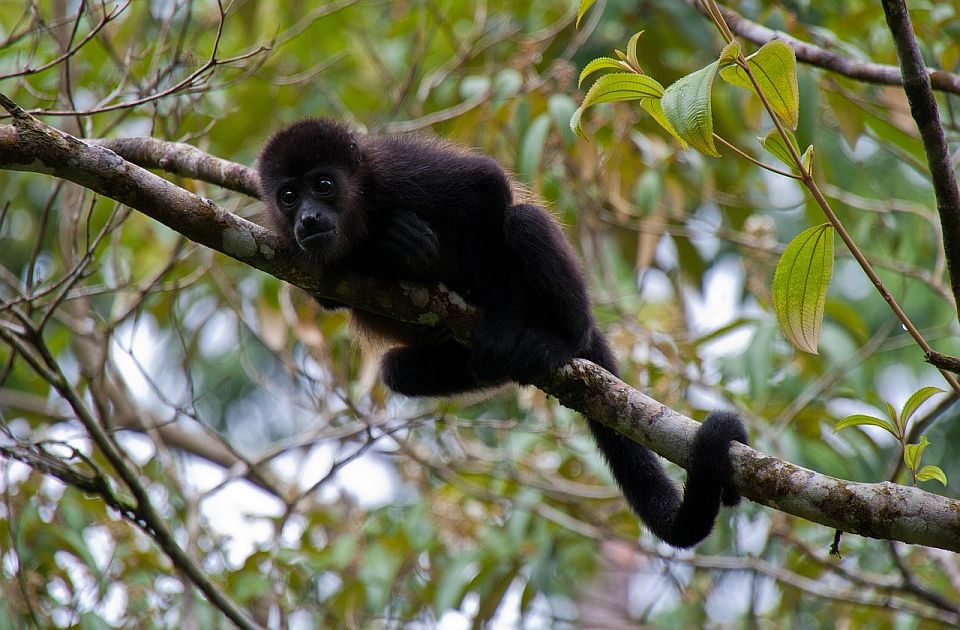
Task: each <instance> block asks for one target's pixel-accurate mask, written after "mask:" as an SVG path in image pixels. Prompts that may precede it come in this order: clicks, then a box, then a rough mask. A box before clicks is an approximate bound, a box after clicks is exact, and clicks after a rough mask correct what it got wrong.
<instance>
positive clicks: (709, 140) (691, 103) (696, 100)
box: [660, 61, 720, 157]
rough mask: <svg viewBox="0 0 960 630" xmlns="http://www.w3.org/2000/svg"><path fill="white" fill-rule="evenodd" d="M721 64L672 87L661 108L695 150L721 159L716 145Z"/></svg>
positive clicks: (682, 80) (688, 76)
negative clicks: (715, 93) (715, 102)
mask: <svg viewBox="0 0 960 630" xmlns="http://www.w3.org/2000/svg"><path fill="white" fill-rule="evenodd" d="M719 66H720V64H719V62H717V61H715V62H713V63H712V64H710V65H709V66H707V67H705V68H701V69H700V70H697V71H696V72H694V73H692V74H688V75H687V76H685V77H682V78H680V79H678V80H677V81H675V82H674V83H673V84H671V85H670V87H668V88H667V89H666V90H665V91H664V93H663V98H661V99H660V106H661V107H662V108H663V114H664V116H665V117H666V118H667V120H669V121H670V124H671V125H673V128H674V129H676V130H677V134H678V135H679V136H680V137H681V138H683V139H684V140H686V141H687V142H689V143H690V144H691V145H693V147H694V148H695V149H697V150H698V151H700V152H701V153H704V154H706V155H709V156H711V157H720V153H719V152H718V151H717V147H716V145H714V143H713V110H712V108H711V104H710V100H711V98H710V97H711V95H712V94H713V78H714V77H715V76H716V75H717V68H718V67H719Z"/></svg>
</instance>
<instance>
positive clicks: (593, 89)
mask: <svg viewBox="0 0 960 630" xmlns="http://www.w3.org/2000/svg"><path fill="white" fill-rule="evenodd" d="M663 93H664V91H663V86H662V85H660V84H659V83H657V81H656V79H653V78H651V77H648V76H646V75H642V74H633V73H626V72H618V73H617V74H607V75H604V76H602V77H600V78H599V79H597V82H596V83H594V84H593V85H592V86H590V89H589V90H588V91H587V94H586V96H584V97H583V103H581V104H580V107H579V108H577V111H575V112H574V113H573V116H572V117H571V118H570V128H571V129H573V130H574V131H575V132H577V133H578V134H580V135H583V128H582V127H581V126H580V118H581V116H582V115H583V112H584V111H586V109H587V108H588V107H590V106H592V105H597V104H598V103H611V102H614V101H636V100H639V99H643V98H660V97H661V96H663Z"/></svg>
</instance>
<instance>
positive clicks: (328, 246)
mask: <svg viewBox="0 0 960 630" xmlns="http://www.w3.org/2000/svg"><path fill="white" fill-rule="evenodd" d="M343 181H344V178H343V177H340V176H338V175H337V174H336V173H335V172H334V171H332V170H325V169H314V170H312V171H309V172H308V173H306V174H305V175H303V176H301V177H298V178H287V179H284V180H282V181H280V182H278V183H277V185H276V188H275V189H274V191H273V199H272V201H273V206H274V208H275V210H276V211H277V212H278V213H279V214H280V216H281V217H282V220H281V221H278V223H279V224H280V227H281V228H285V230H284V231H285V234H284V235H285V236H287V237H288V238H290V237H292V240H293V242H295V243H296V244H297V245H298V246H300V249H302V250H303V251H305V252H307V253H308V254H313V255H315V256H317V257H319V258H322V259H324V260H336V259H337V258H339V257H340V256H341V255H342V254H343V253H344V252H343V251H342V250H343V247H342V245H341V243H342V240H343V236H344V235H343V229H342V226H341V225H340V223H341V221H342V220H343V212H342V209H343V205H344V202H345V199H344V192H345V191H344V190H343V186H342V185H339V184H341V183H342V182H343Z"/></svg>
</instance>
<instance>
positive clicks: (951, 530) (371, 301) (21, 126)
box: [0, 95, 960, 551]
mask: <svg viewBox="0 0 960 630" xmlns="http://www.w3.org/2000/svg"><path fill="white" fill-rule="evenodd" d="M0 96H2V95H0ZM14 121H15V122H14V125H13V126H0V168H7V169H17V170H25V171H33V172H38V173H47V174H50V175H54V176H56V177H61V178H64V179H68V180H70V181H73V182H76V183H78V184H81V185H83V186H86V187H88V188H90V189H92V190H94V191H96V192H98V193H99V194H102V195H105V196H108V197H111V198H113V199H116V200H117V201H120V202H121V203H124V204H127V205H129V206H131V207H133V208H136V209H137V210H139V211H141V212H143V213H144V214H147V215H148V216H151V217H153V218H155V219H157V220H158V221H160V222H162V223H164V224H165V225H167V226H169V227H170V228H171V229H174V230H177V231H178V232H180V233H182V234H183V235H185V236H187V237H188V238H190V239H192V240H194V241H196V242H198V243H200V244H202V245H205V246H207V247H211V248H213V249H215V250H217V251H220V252H223V253H225V254H227V255H228V256H231V257H233V258H235V259H237V260H239V261H241V262H243V263H245V264H248V265H250V266H253V267H255V268H257V269H260V270H261V271H264V272H266V273H269V274H271V275H274V276H276V277H277V278H280V279H282V280H285V281H287V282H290V283H291V284H294V285H297V286H299V287H302V288H304V289H306V290H307V291H309V292H312V293H314V294H317V295H323V296H326V297H332V298H335V299H337V300H338V301H341V302H343V303H345V304H348V305H350V306H355V307H357V308H361V309H364V310H369V311H372V312H375V313H379V314H383V315H387V316H389V317H393V318H395V319H400V320H403V321H408V322H417V323H427V324H436V323H443V324H444V325H445V326H448V327H449V328H451V329H452V330H453V331H454V332H455V334H457V335H458V336H460V337H461V338H465V339H466V338H469V331H470V330H471V329H472V326H473V324H474V323H475V321H476V313H475V312H474V311H473V309H472V308H471V307H469V306H468V305H467V304H465V303H464V302H463V301H462V300H461V299H460V298H459V297H458V296H456V295H455V294H453V293H451V292H450V291H448V290H446V289H445V288H443V287H442V286H435V287H425V286H421V285H414V284H407V283H400V284H398V285H392V284H384V283H378V282H376V281H374V280H372V279H370V278H367V277H363V276H357V275H355V274H345V273H341V272H335V271H333V270H320V269H317V268H316V267H311V266H309V265H306V264H304V263H302V262H300V258H299V257H298V256H297V255H296V252H293V251H288V250H285V249H283V248H282V247H281V245H280V243H279V241H278V239H277V238H276V236H275V235H273V234H271V233H270V232H268V231H267V230H265V229H264V228H262V227H260V226H258V225H255V224H253V223H250V222H248V221H245V220H243V219H241V218H239V217H237V216H235V215H232V214H230V213H228V212H226V211H224V210H223V209H221V208H219V207H217V206H216V205H215V204H213V203H212V202H210V201H208V200H204V199H202V198H199V197H197V196H195V195H192V194H190V193H189V192H187V191H185V190H183V189H181V188H179V187H177V186H175V185H173V184H171V183H170V182H167V181H166V180H164V179H162V178H160V177H158V176H156V175H153V174H152V173H150V172H148V171H145V170H143V169H142V168H140V167H138V166H135V165H133V164H131V163H129V162H127V161H125V160H123V159H122V158H120V157H119V156H118V155H117V154H116V153H114V152H113V151H110V150H109V149H107V148H106V147H103V146H98V145H95V144H87V143H85V142H82V141H80V140H78V139H76V138H72V137H70V136H69V135H67V134H64V133H63V132H60V131H57V130H55V129H52V128H50V127H48V126H46V125H44V124H43V123H40V122H39V121H36V120H34V119H33V118H31V117H28V116H26V115H25V114H24V115H22V116H15V119H14ZM177 163H178V162H177V160H176V159H170V160H168V161H167V167H170V168H176V165H177ZM238 168H239V169H242V168H243V167H239V166H238ZM238 172H242V171H238ZM537 386H538V387H540V388H541V389H543V390H544V391H546V392H547V393H549V394H552V395H553V396H556V397H557V399H558V400H559V401H560V402H561V403H562V404H563V405H565V406H567V407H570V408H571V409H575V410H577V411H579V412H581V413H583V414H584V415H586V416H588V417H589V418H591V419H593V420H596V421H598V422H602V423H604V424H606V425H608V426H611V427H613V428H614V429H616V430H618V431H620V432H621V433H623V434H624V435H626V436H628V437H630V438H631V439H634V440H636V441H637V442H639V443H641V444H644V445H645V446H648V447H650V448H652V449H653V450H654V451H656V452H657V453H659V454H660V455H662V456H664V457H666V458H667V459H669V460H670V461H673V462H675V463H677V464H680V465H683V464H684V463H685V462H686V456H687V451H688V449H689V447H690V444H691V442H692V439H693V436H694V434H695V432H696V430H697V428H698V426H699V424H698V423H696V422H694V421H692V420H690V419H688V418H686V417H684V416H682V415H680V414H678V413H677V412H675V411H672V410H671V409H669V408H668V407H666V406H664V405H662V404H660V403H659V402H657V401H655V400H653V399H651V398H649V397H647V396H645V395H643V394H642V393H640V392H638V391H636V390H634V389H632V388H631V387H629V386H628V385H626V384H625V383H623V382H622V381H620V380H619V379H617V378H616V377H614V376H612V375H611V374H609V373H607V372H606V371H605V370H603V369H602V368H600V367H598V366H596V365H594V364H592V363H590V362H588V361H583V360H574V361H571V362H570V363H569V364H568V365H566V366H564V367H563V368H561V369H559V370H557V371H556V372H555V373H553V374H550V375H548V376H546V377H544V378H543V379H542V380H541V381H540V382H538V383H537ZM731 458H732V463H733V469H734V483H735V484H736V486H737V488H738V489H739V490H740V491H741V492H742V493H743V495H744V496H746V497H748V498H750V499H752V500H754V501H756V502H758V503H761V504H763V505H767V506H770V507H773V508H775V509H778V510H782V511H784V512H787V513H789V514H793V515H795V516H799V517H802V518H806V519H808V520H811V521H815V522H818V523H821V524H823V525H825V526H827V527H831V528H838V529H842V530H844V531H847V532H851V533H856V534H861V535H864V536H870V537H874V538H882V539H893V540H900V541H903V542H908V543H915V544H922V545H927V546H931V547H939V548H942V549H948V550H952V551H960V501H955V500H952V499H948V498H946V497H942V496H938V495H935V494H931V493H928V492H925V491H923V490H920V489H919V488H914V487H905V486H898V485H896V484H892V483H889V482H884V483H879V484H863V483H853V482H848V481H844V480H841V479H836V478H833V477H828V476H826V475H820V474H818V473H815V472H813V471H810V470H806V469H804V468H800V467H798V466H794V465H792V464H789V463H786V462H782V461H779V460H777V459H776V458H773V457H769V456H767V455H764V454H762V453H759V452H757V451H755V450H753V449H751V448H749V447H746V446H742V445H739V444H735V445H734V447H733V448H732V449H731Z"/></svg>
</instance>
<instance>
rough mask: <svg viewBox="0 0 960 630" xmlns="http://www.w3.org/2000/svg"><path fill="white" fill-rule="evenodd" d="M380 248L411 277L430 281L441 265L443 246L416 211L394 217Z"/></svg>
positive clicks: (394, 214)
mask: <svg viewBox="0 0 960 630" xmlns="http://www.w3.org/2000/svg"><path fill="white" fill-rule="evenodd" d="M380 248H381V249H382V251H383V253H384V254H386V256H387V258H388V259H389V260H391V261H392V262H393V263H394V264H396V265H399V267H400V269H402V270H403V271H404V272H405V274H404V275H410V277H411V278H419V277H424V278H430V277H433V276H434V275H435V274H436V269H437V266H438V264H439V262H440V246H439V243H438V241H437V235H436V234H435V233H434V231H433V228H431V227H430V225H428V224H427V222H426V221H424V220H423V219H421V218H420V217H418V216H417V215H416V213H414V212H409V211H404V210H398V211H395V212H393V213H392V214H391V216H390V219H389V222H388V223H387V228H386V232H385V234H384V238H383V240H382V241H381V242H380Z"/></svg>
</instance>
